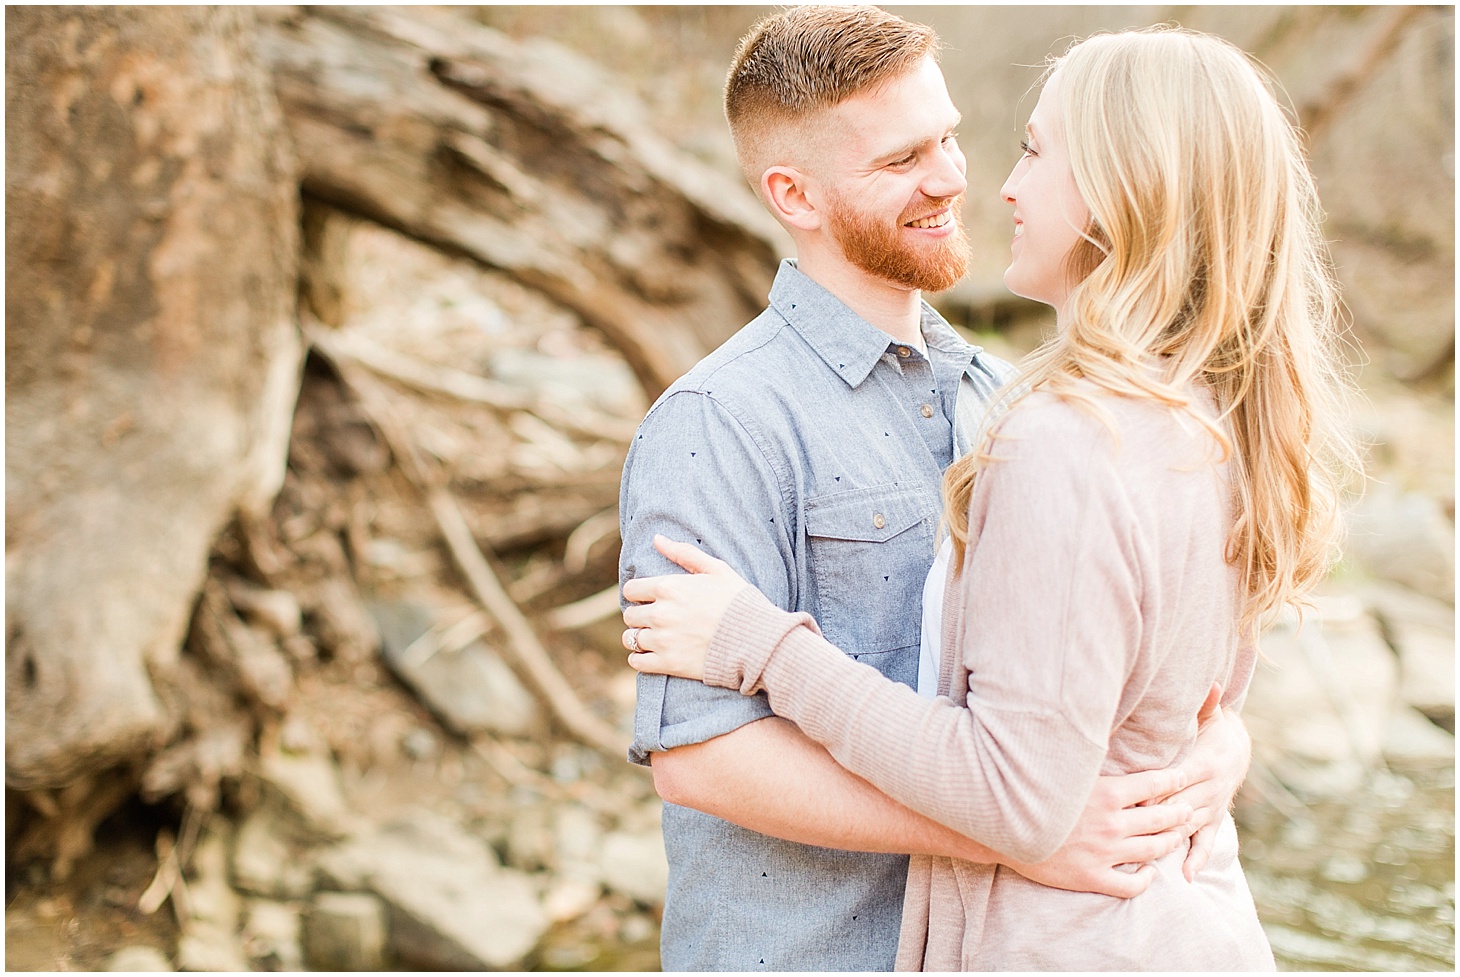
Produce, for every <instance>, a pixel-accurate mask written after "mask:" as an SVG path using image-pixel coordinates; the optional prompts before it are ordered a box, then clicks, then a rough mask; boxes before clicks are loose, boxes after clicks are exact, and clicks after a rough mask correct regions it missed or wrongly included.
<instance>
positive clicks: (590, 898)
mask: <svg viewBox="0 0 1460 977" xmlns="http://www.w3.org/2000/svg"><path fill="white" fill-rule="evenodd" d="M602 892H603V889H602V887H601V886H599V885H598V883H597V882H590V881H588V880H587V879H584V878H574V877H568V878H560V879H558V880H557V881H556V882H554V883H553V884H552V885H551V886H549V887H548V891H547V894H546V895H544V896H543V899H542V908H543V912H545V913H547V918H548V919H549V920H550V921H551V922H554V923H566V922H568V921H569V920H573V919H577V918H578V917H579V916H582V915H583V914H584V913H586V912H587V911H588V910H590V909H592V908H593V904H594V903H596V902H597V901H598V897H599V896H600V895H601V894H602Z"/></svg>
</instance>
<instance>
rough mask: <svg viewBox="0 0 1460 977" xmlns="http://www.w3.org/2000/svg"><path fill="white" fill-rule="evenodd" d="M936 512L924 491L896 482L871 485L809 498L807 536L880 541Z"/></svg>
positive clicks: (903, 530) (869, 541) (909, 527)
mask: <svg viewBox="0 0 1460 977" xmlns="http://www.w3.org/2000/svg"><path fill="white" fill-rule="evenodd" d="M936 515H937V510H936V509H933V508H930V507H929V505H928V501H927V493H926V492H919V491H917V489H915V488H911V487H909V486H903V485H898V484H896V483H889V484H886V485H871V486H868V487H866V488H858V489H847V490H846V491H844V492H833V493H832V494H830V495H821V496H817V497H815V498H811V499H808V500H807V501H806V535H808V536H819V537H822V538H825V539H851V540H860V541H863V542H868V543H881V542H884V541H886V540H889V539H891V538H892V537H894V536H896V535H897V534H898V533H901V532H905V531H906V530H908V529H911V528H912V527H913V526H916V525H917V524H918V523H920V522H922V521H923V520H924V519H927V518H928V517H930V516H934V517H935V516H936Z"/></svg>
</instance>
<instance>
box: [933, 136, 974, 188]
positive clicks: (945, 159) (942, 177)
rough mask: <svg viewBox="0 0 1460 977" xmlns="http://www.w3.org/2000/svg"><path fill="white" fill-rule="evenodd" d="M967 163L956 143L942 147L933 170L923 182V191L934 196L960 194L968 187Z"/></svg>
mask: <svg viewBox="0 0 1460 977" xmlns="http://www.w3.org/2000/svg"><path fill="white" fill-rule="evenodd" d="M967 165H968V164H967V163H966V162H965V160H964V158H963V152H962V151H961V150H960V149H959V148H958V146H957V144H956V143H955V144H954V145H953V146H951V147H947V148H940V149H939V150H938V153H937V158H936V160H935V162H934V165H933V168H932V171H931V172H929V174H928V178H927V180H926V181H924V183H923V193H924V194H926V195H927V196H929V197H934V198H937V197H956V196H958V195H959V194H960V193H962V192H963V191H965V190H967V189H968V178H967V177H966V176H964V171H965V169H966V168H967Z"/></svg>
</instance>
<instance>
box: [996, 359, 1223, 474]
mask: <svg viewBox="0 0 1460 977" xmlns="http://www.w3.org/2000/svg"><path fill="white" fill-rule="evenodd" d="M1186 393H1187V396H1188V397H1189V398H1190V404H1189V407H1180V406H1175V405H1171V404H1167V403H1163V402H1161V401H1158V400H1156V399H1154V398H1152V397H1130V396H1124V395H1120V394H1116V393H1112V392H1111V391H1109V390H1106V389H1105V388H1103V387H1100V386H1098V385H1096V384H1094V383H1092V382H1090V381H1087V380H1077V381H1073V382H1071V383H1069V384H1067V385H1066V386H1064V387H1063V388H1062V389H1060V390H1057V391H1054V390H1036V391H1033V392H1031V393H1029V394H1028V395H1027V396H1025V397H1023V398H1022V399H1021V400H1019V401H1018V402H1017V403H1016V404H1014V405H1013V406H1012V407H1011V408H1010V410H1009V411H1008V413H1007V414H1006V415H1005V416H1004V417H1003V418H1001V419H1000V420H999V422H998V424H997V425H995V427H994V430H993V433H994V443H993V449H992V452H991V453H992V454H993V456H994V457H996V458H998V457H1004V458H1014V457H1019V458H1024V459H1028V460H1034V459H1036V458H1046V459H1050V460H1056V459H1058V460H1061V461H1062V463H1064V464H1072V463H1073V464H1085V465H1088V464H1090V463H1091V461H1092V460H1093V458H1095V457H1100V456H1104V457H1107V458H1110V459H1111V460H1115V459H1116V458H1119V463H1120V466H1121V467H1122V468H1124V467H1128V466H1130V465H1132V464H1134V465H1135V466H1136V467H1145V465H1144V464H1143V462H1149V463H1150V464H1153V465H1160V466H1166V465H1169V464H1171V461H1172V458H1173V457H1175V456H1180V457H1181V458H1182V459H1183V461H1184V460H1186V459H1188V458H1190V459H1191V460H1196V459H1197V458H1205V457H1209V456H1210V457H1212V458H1216V457H1218V456H1220V455H1221V451H1220V450H1216V451H1214V450H1213V449H1214V448H1216V447H1217V444H1216V439H1215V438H1214V437H1213V433H1212V430H1211V428H1210V427H1208V426H1207V425H1206V424H1203V423H1202V422H1201V421H1199V420H1198V419H1197V416H1196V414H1198V413H1199V414H1200V415H1202V416H1203V417H1205V418H1208V419H1210V420H1211V421H1213V422H1215V420H1216V417H1217V413H1216V408H1215V405H1214V402H1213V401H1212V398H1211V396H1210V393H1209V392H1207V391H1205V390H1204V389H1202V388H1199V387H1192V388H1190V389H1188V390H1187V391H1186ZM1193 452H1194V454H1193ZM1077 458H1078V459H1081V460H1080V461H1077V460H1076V459H1077Z"/></svg>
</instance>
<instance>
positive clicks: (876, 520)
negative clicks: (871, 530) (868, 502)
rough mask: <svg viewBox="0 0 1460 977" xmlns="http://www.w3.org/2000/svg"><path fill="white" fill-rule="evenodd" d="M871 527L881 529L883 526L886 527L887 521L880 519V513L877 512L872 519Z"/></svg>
mask: <svg viewBox="0 0 1460 977" xmlns="http://www.w3.org/2000/svg"><path fill="white" fill-rule="evenodd" d="M872 525H873V526H874V527H876V528H877V529H881V528H882V527H883V526H885V525H887V520H886V519H884V518H882V513H880V512H879V513H877V514H876V515H875V516H873V517H872Z"/></svg>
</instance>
